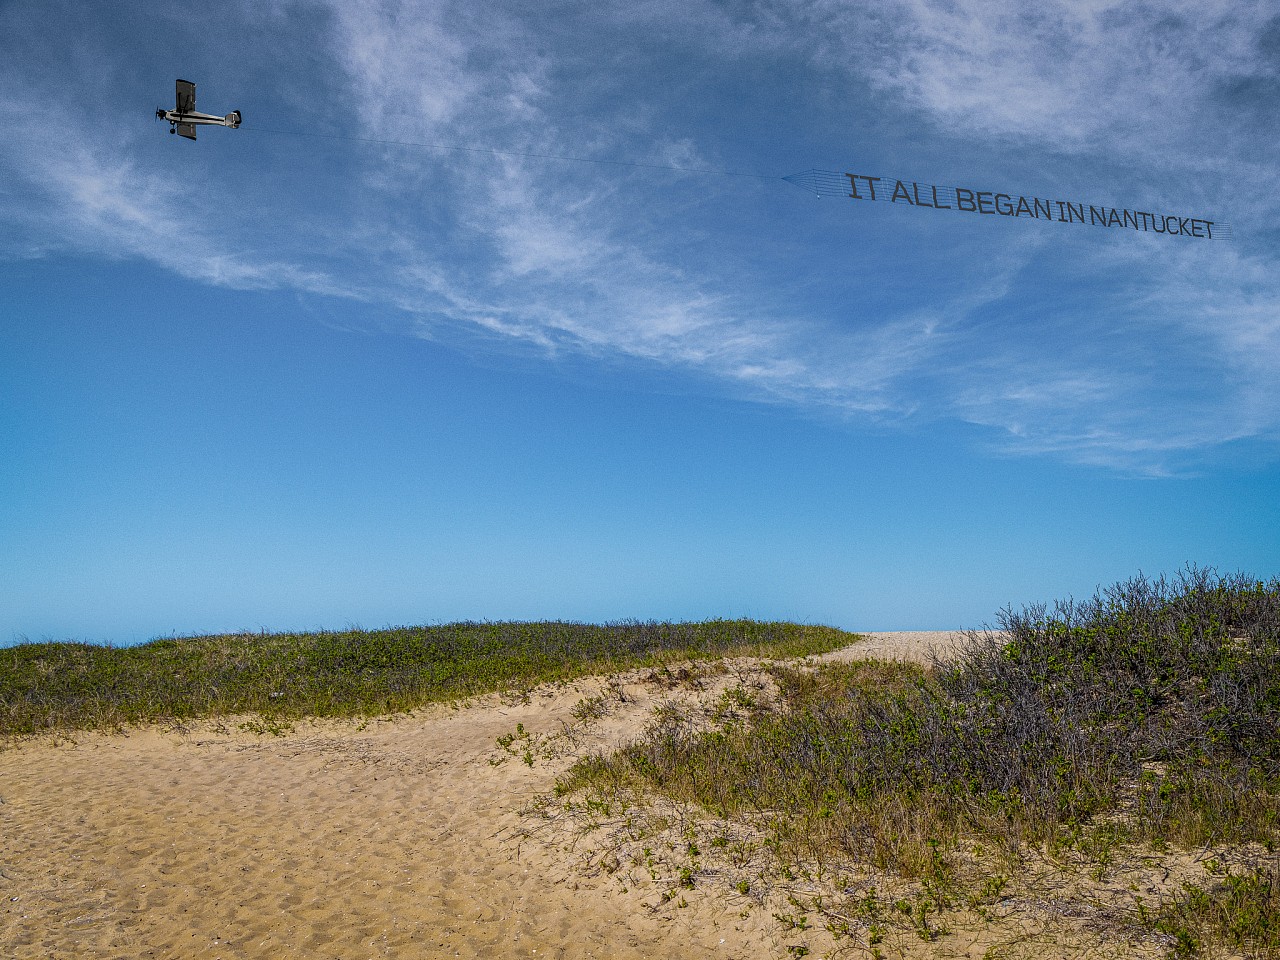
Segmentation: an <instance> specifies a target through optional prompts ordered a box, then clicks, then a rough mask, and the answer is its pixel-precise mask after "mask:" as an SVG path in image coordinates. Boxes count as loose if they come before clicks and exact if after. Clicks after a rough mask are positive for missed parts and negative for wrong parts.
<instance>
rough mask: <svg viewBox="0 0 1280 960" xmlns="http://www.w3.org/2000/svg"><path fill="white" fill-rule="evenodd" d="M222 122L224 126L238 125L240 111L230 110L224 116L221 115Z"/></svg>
mask: <svg viewBox="0 0 1280 960" xmlns="http://www.w3.org/2000/svg"><path fill="white" fill-rule="evenodd" d="M222 123H223V125H224V126H228V127H238V126H240V111H239V110H232V111H231V112H230V113H228V114H227V115H226V116H225V117H223V119H222Z"/></svg>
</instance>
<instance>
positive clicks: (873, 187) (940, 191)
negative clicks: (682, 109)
mask: <svg viewBox="0 0 1280 960" xmlns="http://www.w3.org/2000/svg"><path fill="white" fill-rule="evenodd" d="M783 179H784V180H786V181H787V182H788V183H794V184H795V185H796V186H798V187H802V188H804V189H806V190H812V191H813V192H814V193H815V194H817V195H818V196H819V197H848V198H850V199H853V200H872V201H880V202H884V203H903V204H906V205H908V206H912V207H928V208H930V209H932V210H939V211H951V212H953V213H973V214H979V215H982V214H986V215H989V216H1000V217H1018V218H1022V217H1025V218H1027V219H1030V220H1051V221H1053V222H1054V223H1081V224H1084V225H1085V226H1091V227H1110V228H1120V229H1124V230H1129V229H1131V230H1134V231H1136V232H1138V233H1162V234H1165V235H1166V236H1171V237H1189V238H1193V239H1197V240H1229V239H1231V226H1230V224H1226V223H1222V222H1221V221H1218V220H1207V219H1204V218H1203V217H1184V216H1180V215H1179V214H1176V213H1166V212H1164V211H1157V212H1154V213H1153V212H1150V211H1146V210H1128V209H1125V208H1123V207H1115V206H1109V205H1106V204H1104V205H1102V206H1095V205H1094V204H1091V203H1083V202H1075V201H1072V200H1058V199H1045V198H1043V197H1028V196H1024V195H1022V194H1019V193H1013V192H998V191H995V190H977V189H974V188H972V187H961V186H940V185H938V184H932V183H919V182H917V181H915V180H901V179H898V178H895V177H871V176H867V175H866V174H863V173H836V172H834V171H831V170H806V171H805V172H804V173H797V174H794V175H792V176H790V177H783Z"/></svg>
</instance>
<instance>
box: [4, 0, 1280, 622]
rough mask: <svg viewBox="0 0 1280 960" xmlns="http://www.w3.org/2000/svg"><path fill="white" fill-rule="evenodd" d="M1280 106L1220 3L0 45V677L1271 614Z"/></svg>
mask: <svg viewBox="0 0 1280 960" xmlns="http://www.w3.org/2000/svg"><path fill="white" fill-rule="evenodd" d="M177 77H183V78H185V79H188V80H192V81H195V82H196V83H197V85H198V106H199V108H200V109H202V110H205V111H208V112H214V113H224V112H228V111H230V110H232V109H239V110H241V111H242V113H243V115H244V124H243V126H242V127H241V128H240V129H239V130H226V129H223V128H217V127H212V128H202V130H201V132H200V135H199V140H198V142H196V143H191V142H188V141H186V140H183V139H181V138H178V137H171V136H169V134H168V133H167V128H166V125H164V124H162V123H157V122H156V121H155V120H154V119H153V116H154V111H155V109H156V107H158V106H164V107H170V106H172V103H173V81H174V79H175V78H177ZM1277 102H1280V12H1278V11H1277V9H1276V7H1275V6H1274V4H1273V3H1270V2H1247V0H1246V2H1241V0H1232V2H1230V3H1226V2H1222V3H1219V2H1205V0H1196V2H1185V3H1184V2H1166V3H1152V2H1148V3H1132V2H1107V0H1091V2H1076V3H1060V2H1046V3H1043V4H1036V5H1027V4H1023V3H1019V2H1014V0H1009V2H977V0H955V2H950V3H946V4H941V3H928V2H924V0H882V2H876V3H869V2H868V3H835V2H810V3H793V2H758V3H750V4H748V3H725V2H708V0H679V2H665V0H662V2H650V3H646V2H627V3H590V4H587V3H544V4H536V5H535V4H526V3H505V2H498V3H490V4H484V5H476V4H465V3H450V2H439V0H437V2H415V0H403V2H391V0H359V2H356V0H343V2H341V3H338V2H334V3H324V2H305V0H298V2H289V3H283V2H270V0H254V2H243V3H234V2H227V3H215V4H204V5H200V4H195V5H193V4H190V3H186V2H183V3H166V2H147V3H141V2H138V3H130V2H115V0H113V2H109V3H100V4H84V3H80V2H74V3H73V2H60V0H42V2H40V3H8V4H0V129H2V130H3V135H2V136H0V643H7V642H13V641H14V640H17V639H21V638H23V637H26V638H29V639H32V640H38V639H59V640H61V639H84V640H93V641H110V642H115V643H134V642H139V641H144V640H147V639H150V638H152V637H156V636H162V635H172V634H191V633H199V632H213V631H230V630H241V629H249V630H258V629H268V630H284V629H311V628H342V627H344V626H347V625H349V624H358V625H362V626H365V627H377V626H383V625H386V624H402V623H431V622H441V621H451V620H457V619H508V618H512V619H544V618H548V619H578V620H591V621H602V620H616V619H623V618H641V619H648V618H658V619H686V618H703V617H740V616H746V617H756V618H762V619H763V618H786V619H793V620H799V621H803V622H824V623H832V624H836V625H838V626H842V627H846V628H850V629H866V630H874V629H949V628H954V627H959V626H977V625H980V624H982V623H983V622H991V621H994V618H995V615H996V613H997V611H998V610H999V609H1000V608H1002V607H1004V606H1005V605H1007V604H1013V605H1015V606H1021V605H1022V604H1024V603H1031V602H1037V601H1051V600H1053V599H1055V598H1060V597H1065V596H1067V595H1075V596H1085V595H1088V594H1091V593H1092V591H1093V590H1094V589H1095V587H1097V586H1099V585H1106V584H1109V583H1112V582H1114V581H1116V580H1118V579H1122V578H1125V577H1128V576H1131V575H1134V574H1136V573H1138V572H1139V571H1142V572H1145V573H1147V574H1159V573H1173V572H1176V571H1177V570H1178V569H1179V568H1181V567H1182V566H1183V565H1184V564H1187V563H1195V564H1199V565H1208V566H1216V567H1218V568H1219V569H1220V570H1222V571H1223V572H1234V571H1236V570H1243V571H1246V572H1250V573H1253V574H1255V575H1258V576H1262V577H1271V576H1275V575H1276V574H1277V573H1280V509H1277V507H1276V503H1277V501H1278V500H1280V443H1278V442H1277V441H1278V440H1280V429H1278V428H1280V228H1278V226H1277V224H1278V223H1280V167H1278V166H1277V164H1276V161H1275V158H1276V157H1277V156H1280V121H1278V120H1277V116H1276V112H1275V105H1276V103H1277ZM390 141H394V142H390ZM427 145H435V146H427ZM446 148H471V149H446ZM533 155H537V156H533ZM554 157H576V158H580V159H579V160H576V161H574V160H564V159H551V158H554ZM586 161H596V162H586ZM810 168H816V169H820V170H830V171H837V172H856V173H863V174H869V175H878V176H882V177H902V178H906V179H909V180H917V181H919V182H921V183H931V184H944V185H946V184H951V185H963V186H972V187H975V188H977V189H987V190H993V191H1005V192H1010V193H1014V194H1018V193H1022V194H1026V195H1027V196H1041V197H1057V198H1063V199H1072V200H1078V201H1087V202H1092V203H1106V204H1108V205H1115V206H1119V207H1122V208H1129V209H1139V210H1159V211H1164V212H1167V213H1177V214H1181V215H1183V216H1196V217H1203V218H1207V219H1212V220H1217V221H1219V222H1228V223H1230V224H1231V226H1232V229H1233V239H1231V240H1230V241H1207V240H1195V239H1191V238H1171V237H1167V236H1158V235H1155V234H1150V233H1148V234H1136V233H1134V232H1133V231H1132V230H1121V229H1112V230H1103V229H1101V228H1097V227H1083V226H1080V225H1069V226H1068V225H1063V224H1058V223H1046V222H1044V221H1027V220H1026V219H1025V218H1023V219H1017V220H1015V219H1009V218H1004V217H982V216H974V215H970V214H958V213H948V212H945V211H931V210H929V211H927V210H922V209H912V208H911V207H909V206H906V205H904V204H901V203H897V204H887V203H876V204H872V203H866V202H857V201H854V200H851V199H841V198H823V199H819V198H816V197H815V196H813V195H812V194H811V193H807V192H805V191H804V190H802V189H800V188H798V187H796V186H794V185H792V184H790V183H788V182H785V181H784V180H782V178H783V177H785V176H788V175H791V174H796V173H799V172H801V171H804V170H807V169H810ZM690 170H697V171H720V173H691V172H688V171H690ZM726 172H728V173H733V174H748V175H747V176H736V175H727V173H726Z"/></svg>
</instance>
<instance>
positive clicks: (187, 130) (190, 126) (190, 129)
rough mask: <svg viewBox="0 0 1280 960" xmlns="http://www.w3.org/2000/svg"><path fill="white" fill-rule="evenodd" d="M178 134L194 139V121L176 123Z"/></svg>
mask: <svg viewBox="0 0 1280 960" xmlns="http://www.w3.org/2000/svg"><path fill="white" fill-rule="evenodd" d="M178 136H180V137H186V138H187V139H188V140H194V139H195V138H196V125H195V124H194V123H180V124H178Z"/></svg>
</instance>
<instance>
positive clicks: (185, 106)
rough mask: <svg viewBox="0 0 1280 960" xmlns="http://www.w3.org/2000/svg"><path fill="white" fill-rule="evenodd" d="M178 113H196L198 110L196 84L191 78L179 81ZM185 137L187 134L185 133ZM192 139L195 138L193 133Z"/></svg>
mask: <svg viewBox="0 0 1280 960" xmlns="http://www.w3.org/2000/svg"><path fill="white" fill-rule="evenodd" d="M177 112H178V113H195V112H196V85H195V84H194V83H192V82H191V81H190V80H179V81H178V110H177ZM183 136H184V137H185V136H186V134H185V133H184V134H183ZM191 139H192V140H194V139H195V134H194V133H192V135H191Z"/></svg>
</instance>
